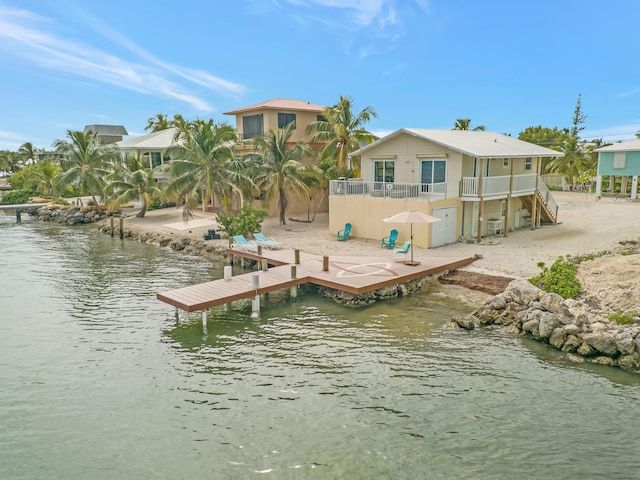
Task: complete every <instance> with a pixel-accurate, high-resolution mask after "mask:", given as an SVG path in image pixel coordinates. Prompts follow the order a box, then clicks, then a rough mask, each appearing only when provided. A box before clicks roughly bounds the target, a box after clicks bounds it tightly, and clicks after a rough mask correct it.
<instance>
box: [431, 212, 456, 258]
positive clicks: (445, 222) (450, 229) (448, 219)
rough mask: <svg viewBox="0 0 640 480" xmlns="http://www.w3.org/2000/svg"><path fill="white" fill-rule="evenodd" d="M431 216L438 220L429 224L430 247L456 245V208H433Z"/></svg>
mask: <svg viewBox="0 0 640 480" xmlns="http://www.w3.org/2000/svg"><path fill="white" fill-rule="evenodd" d="M431 214H432V215H433V216H434V217H438V218H439V219H440V221H439V222H435V223H432V224H431V247H432V248H433V247H440V246H442V245H448V244H449V243H456V226H457V224H458V207H444V208H434V209H433V212H431Z"/></svg>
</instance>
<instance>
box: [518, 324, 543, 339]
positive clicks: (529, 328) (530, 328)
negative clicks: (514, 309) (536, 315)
mask: <svg viewBox="0 0 640 480" xmlns="http://www.w3.org/2000/svg"><path fill="white" fill-rule="evenodd" d="M522 331H523V332H525V333H528V334H530V335H531V336H532V337H533V338H536V339H537V338H539V337H540V321H539V320H537V319H533V320H528V321H526V322H525V323H523V324H522Z"/></svg>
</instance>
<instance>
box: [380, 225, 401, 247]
mask: <svg viewBox="0 0 640 480" xmlns="http://www.w3.org/2000/svg"><path fill="white" fill-rule="evenodd" d="M397 239H398V230H396V229H395V228H394V229H393V230H391V231H390V232H389V236H387V237H382V241H381V247H387V248H388V249H389V250H391V249H392V248H393V247H395V246H396V240H397Z"/></svg>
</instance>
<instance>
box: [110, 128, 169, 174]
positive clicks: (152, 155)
mask: <svg viewBox="0 0 640 480" xmlns="http://www.w3.org/2000/svg"><path fill="white" fill-rule="evenodd" d="M177 133H178V129H177V128H175V127H172V128H167V129H165V130H159V131H157V132H153V133H149V134H148V135H140V136H139V137H135V138H130V139H128V140H122V141H119V142H116V146H117V147H118V148H119V149H120V152H121V154H122V156H123V157H126V156H127V155H136V156H138V157H140V159H141V160H142V162H143V164H144V165H145V166H148V167H149V168H155V167H157V166H159V165H164V164H165V163H166V162H168V161H170V160H171V159H170V158H168V157H167V156H166V155H165V153H164V151H165V150H166V149H167V148H169V147H172V146H175V145H176V142H175V138H176V134H177Z"/></svg>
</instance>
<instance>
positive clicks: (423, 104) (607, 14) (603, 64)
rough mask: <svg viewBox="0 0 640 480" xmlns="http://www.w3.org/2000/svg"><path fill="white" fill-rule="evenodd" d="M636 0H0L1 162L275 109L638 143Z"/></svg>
mask: <svg viewBox="0 0 640 480" xmlns="http://www.w3.org/2000/svg"><path fill="white" fill-rule="evenodd" d="M638 18H640V1H637V0H607V1H606V2H604V1H602V0H599V1H594V0H535V1H529V0H518V1H514V0H495V1H492V0H237V1H221V0H207V1H205V0H182V1H180V2H175V1H168V0H155V1H153V2H152V1H142V0H127V1H123V0H110V1H109V2H94V1H86V0H83V1H78V0H0V150H2V149H9V150H17V149H18V148H19V147H20V145H22V144H23V143H25V142H31V143H32V144H33V145H34V146H35V147H38V148H45V149H47V150H48V149H50V148H51V145H52V144H53V142H54V141H55V140H57V139H65V138H66V132H67V130H82V129H83V128H84V126H85V125H93V124H109V125H123V126H124V127H125V128H126V129H127V131H128V132H129V135H130V136H129V137H125V138H132V137H134V136H138V135H143V134H145V133H148V132H146V131H145V130H144V128H145V126H146V125H147V123H148V120H149V118H152V117H155V116H156V115H157V114H163V115H167V116H169V117H170V118H171V117H173V115H174V114H180V115H182V116H183V117H184V118H186V119H188V120H193V119H196V118H200V119H210V118H212V119H213V120H215V121H216V122H223V121H224V122H227V123H229V124H231V125H234V126H235V117H234V116H230V115H224V114H223V112H228V111H231V110H235V109H238V108H240V107H244V106H248V105H252V104H255V103H259V102H263V101H267V100H270V99H273V98H286V99H295V100H302V101H308V102H311V103H315V104H320V105H325V106H330V105H334V104H336V103H337V102H338V100H339V98H340V96H348V97H351V98H352V100H353V105H354V110H355V111H356V113H357V112H359V111H361V110H362V109H364V108H365V107H372V108H373V109H374V110H375V112H376V113H377V115H378V117H377V118H374V119H372V121H371V122H370V123H369V124H368V125H367V129H368V130H370V131H371V132H373V133H375V134H377V135H378V136H383V135H386V134H388V133H391V132H393V131H395V130H398V129H400V128H442V129H450V128H452V127H453V125H454V123H455V121H456V119H459V118H470V119H471V124H472V127H473V126H478V125H483V126H485V128H486V129H487V130H488V131H494V132H499V133H507V134H511V135H513V136H517V135H518V134H519V133H520V132H521V131H523V130H524V129H526V128H527V127H530V126H537V125H542V126H543V127H549V128H553V127H558V128H565V127H571V122H572V117H573V112H574V108H575V106H576V101H577V99H578V95H581V100H582V111H583V113H584V114H585V115H587V119H586V123H585V125H584V127H585V129H584V130H583V131H582V132H581V136H582V138H584V139H592V138H603V139H605V140H608V141H620V140H627V139H632V138H634V137H635V132H637V131H639V130H640V108H639V107H640V61H639V57H638V54H639V53H640V48H639V47H640V37H639V36H638V33H637V32H638V28H637V19H638Z"/></svg>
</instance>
